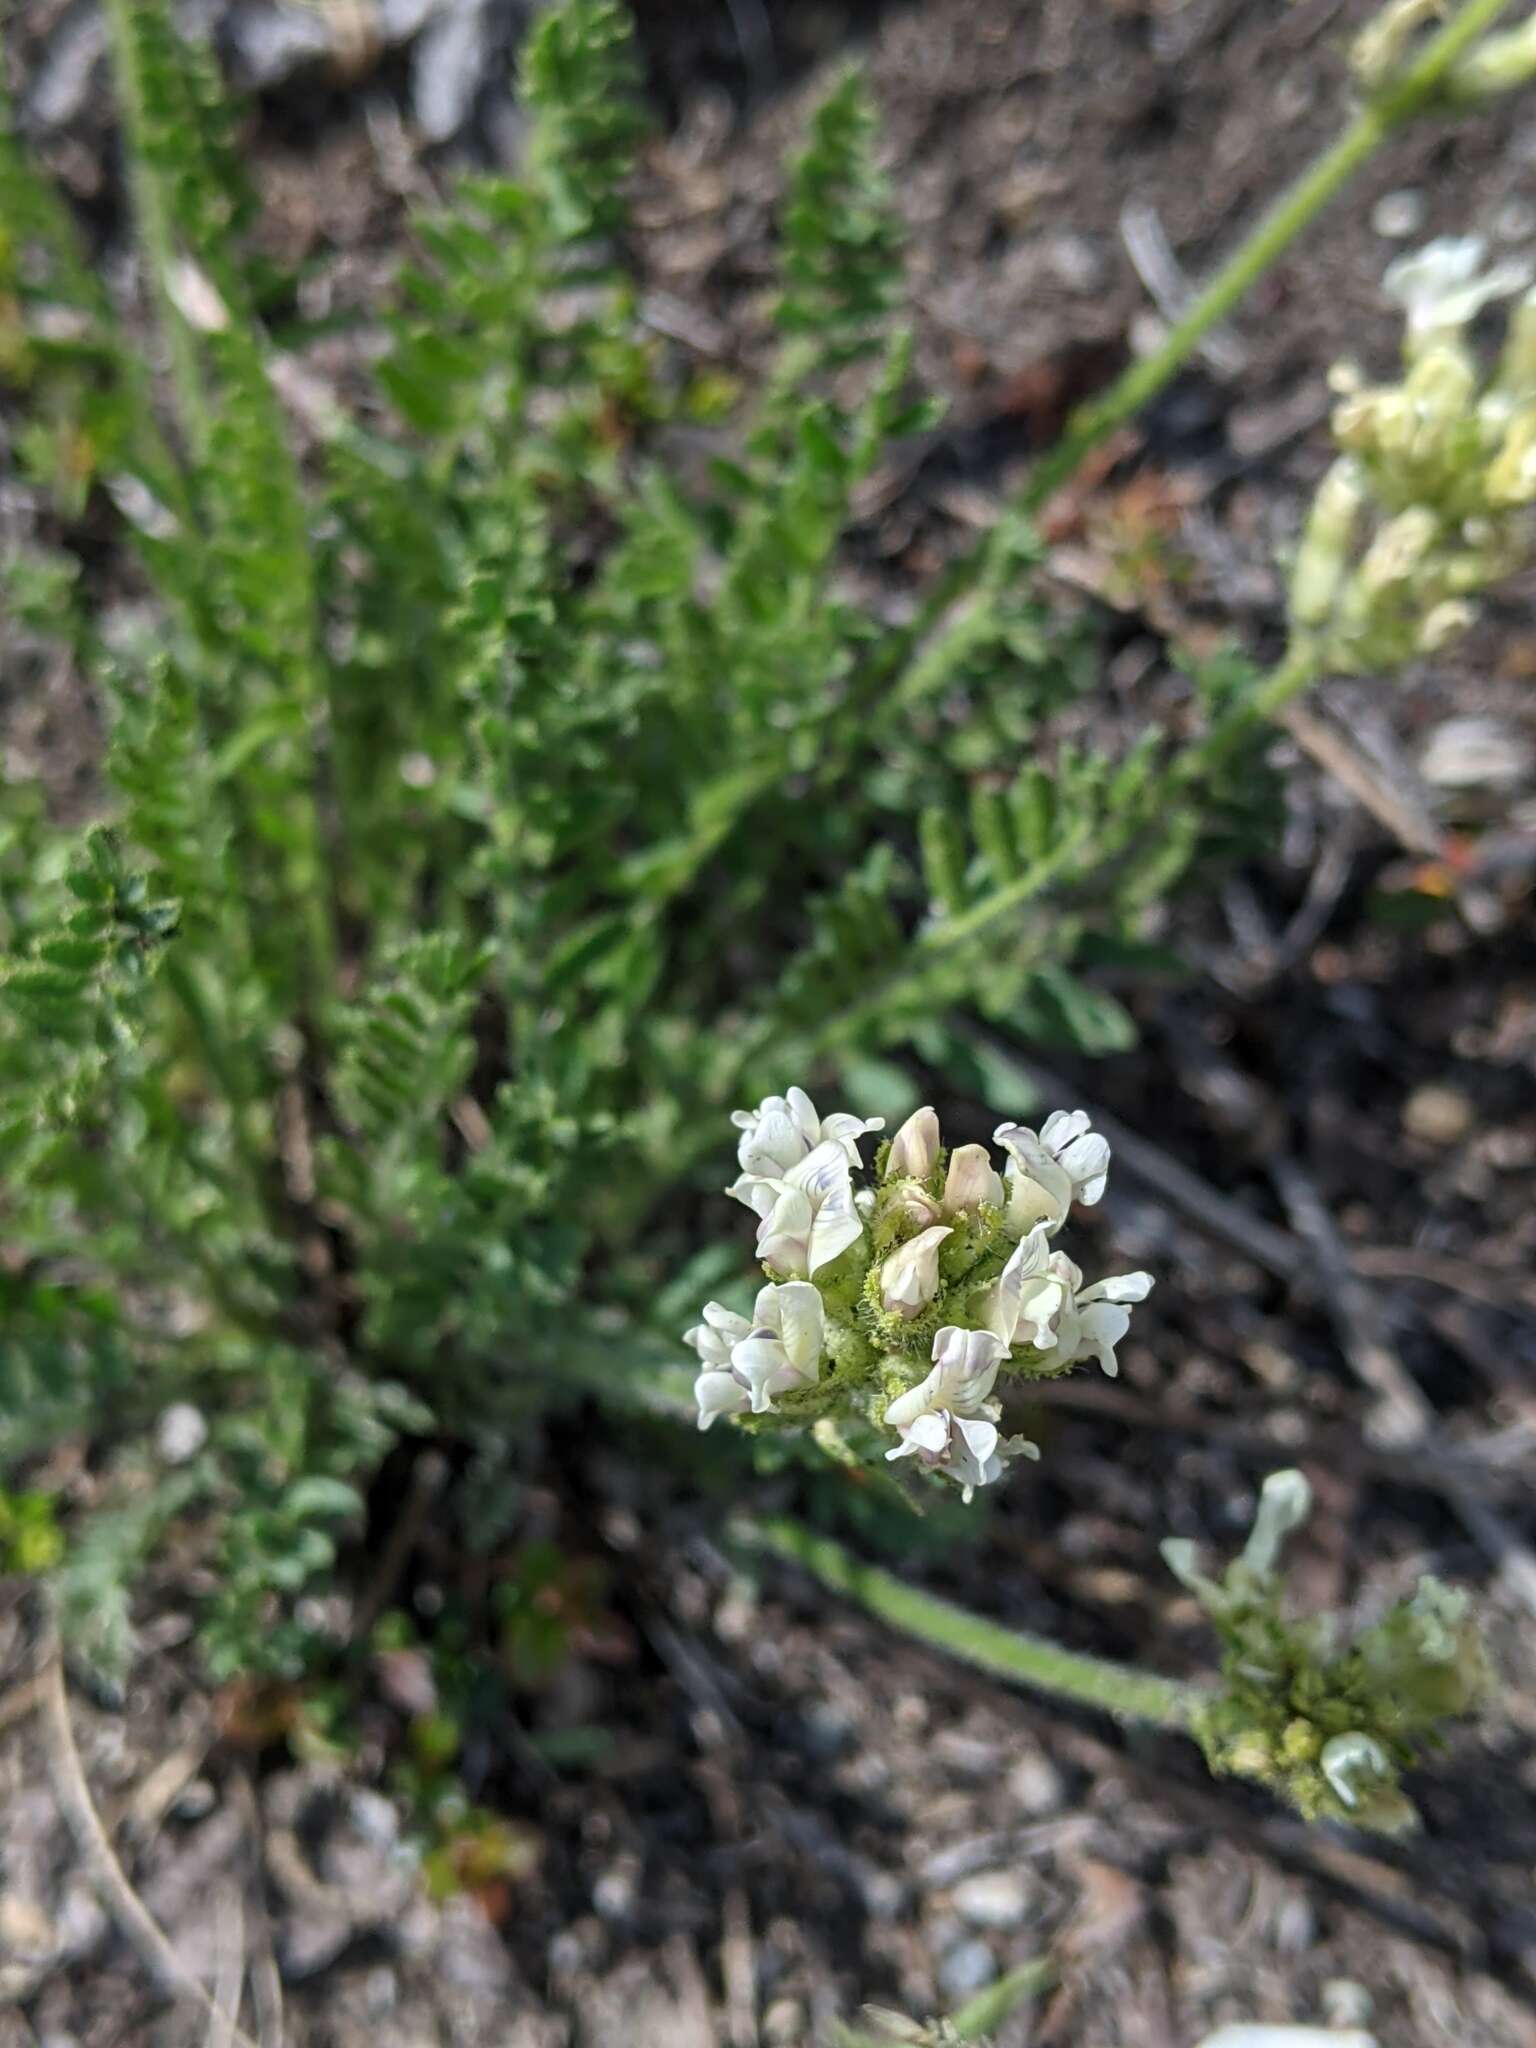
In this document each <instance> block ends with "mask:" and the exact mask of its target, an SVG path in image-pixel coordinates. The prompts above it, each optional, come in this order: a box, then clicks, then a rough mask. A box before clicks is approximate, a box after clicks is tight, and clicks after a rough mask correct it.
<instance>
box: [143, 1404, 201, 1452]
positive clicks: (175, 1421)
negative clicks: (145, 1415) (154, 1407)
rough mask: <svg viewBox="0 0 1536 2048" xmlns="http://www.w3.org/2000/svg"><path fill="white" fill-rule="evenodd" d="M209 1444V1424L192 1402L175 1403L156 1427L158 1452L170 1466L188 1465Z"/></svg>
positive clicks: (165, 1412)
mask: <svg viewBox="0 0 1536 2048" xmlns="http://www.w3.org/2000/svg"><path fill="white" fill-rule="evenodd" d="M207 1441H208V1424H207V1423H206V1422H205V1421H204V1419H203V1414H202V1411H201V1409H198V1408H194V1407H193V1406H192V1403H191V1402H190V1401H175V1402H173V1403H172V1404H171V1406H170V1407H169V1408H167V1409H166V1410H165V1411H164V1413H163V1414H162V1415H161V1417H160V1420H159V1422H158V1423H157V1424H156V1425H155V1448H156V1450H157V1451H158V1452H159V1453H160V1456H161V1459H162V1460H163V1462H164V1463H165V1464H167V1465H185V1464H186V1463H187V1461H188V1460H189V1459H190V1458H195V1457H196V1456H197V1454H198V1452H199V1451H200V1450H201V1449H202V1448H203V1445H204V1444H205V1443H207Z"/></svg>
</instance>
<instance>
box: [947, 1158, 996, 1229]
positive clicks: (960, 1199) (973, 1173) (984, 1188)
mask: <svg viewBox="0 0 1536 2048" xmlns="http://www.w3.org/2000/svg"><path fill="white" fill-rule="evenodd" d="M1003 1200H1004V1189H1003V1183H1002V1177H1001V1175H1000V1174H999V1173H998V1171H997V1168H996V1167H995V1166H994V1165H993V1164H992V1161H991V1160H990V1159H989V1158H988V1157H987V1148H986V1146H985V1145H961V1146H959V1147H958V1148H957V1149H956V1150H955V1151H954V1152H952V1153H951V1154H950V1158H949V1171H948V1172H947V1173H946V1174H945V1176H944V1206H945V1208H946V1209H948V1210H949V1211H950V1212H951V1213H953V1212H954V1211H956V1210H959V1209H979V1208H980V1207H981V1205H982V1203H983V1202H989V1203H990V1204H991V1205H992V1207H993V1208H994V1209H1000V1208H1001V1207H1002V1206H1003Z"/></svg>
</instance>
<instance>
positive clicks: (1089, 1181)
mask: <svg viewBox="0 0 1536 2048" xmlns="http://www.w3.org/2000/svg"><path fill="white" fill-rule="evenodd" d="M1057 1156H1058V1158H1059V1159H1060V1161H1061V1164H1062V1166H1063V1167H1064V1168H1065V1169H1066V1171H1067V1172H1068V1173H1069V1174H1070V1175H1071V1176H1072V1186H1073V1189H1074V1191H1075V1192H1076V1195H1077V1199H1078V1200H1079V1201H1080V1202H1081V1203H1082V1204H1083V1206H1084V1208H1088V1209H1091V1208H1092V1207H1093V1205H1094V1203H1095V1202H1096V1201H1098V1199H1099V1197H1100V1196H1101V1195H1102V1194H1103V1192H1104V1187H1105V1183H1106V1182H1107V1181H1108V1179H1109V1140H1108V1138H1102V1137H1100V1135H1099V1133H1098V1132H1097V1131H1088V1132H1085V1134H1084V1135H1083V1136H1082V1137H1080V1138H1074V1139H1073V1140H1072V1142H1071V1144H1070V1145H1068V1146H1067V1147H1066V1149H1065V1151H1063V1152H1061V1153H1059V1154H1058V1155H1057Z"/></svg>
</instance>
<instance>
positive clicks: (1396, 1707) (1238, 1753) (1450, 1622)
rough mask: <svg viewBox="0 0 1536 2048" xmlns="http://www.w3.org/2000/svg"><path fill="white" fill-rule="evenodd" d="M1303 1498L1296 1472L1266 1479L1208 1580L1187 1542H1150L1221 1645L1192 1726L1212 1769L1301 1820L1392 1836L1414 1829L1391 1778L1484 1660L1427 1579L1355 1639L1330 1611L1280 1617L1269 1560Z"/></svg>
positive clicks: (1467, 1692) (1281, 1603)
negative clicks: (1248, 1782) (1256, 1786)
mask: <svg viewBox="0 0 1536 2048" xmlns="http://www.w3.org/2000/svg"><path fill="white" fill-rule="evenodd" d="M1310 1504H1311V1489H1310V1487H1309V1486H1308V1485H1307V1482H1306V1480H1305V1478H1303V1476H1302V1474H1301V1473H1299V1472H1276V1473H1273V1474H1272V1475H1271V1476H1270V1478H1269V1479H1267V1480H1266V1481H1265V1483H1264V1488H1263V1492H1262V1494H1261V1496H1260V1500H1259V1506H1258V1511H1257V1513H1256V1514H1255V1516H1254V1521H1253V1526H1252V1529H1251V1531H1250V1534H1249V1537H1248V1541H1247V1543H1246V1544H1245V1546H1244V1547H1243V1550H1242V1551H1241V1553H1240V1554H1239V1555H1238V1556H1237V1557H1236V1558H1234V1559H1233V1560H1232V1562H1231V1563H1230V1564H1229V1565H1228V1566H1227V1568H1226V1570H1225V1572H1224V1573H1223V1574H1222V1576H1221V1577H1220V1578H1219V1579H1215V1578H1209V1577H1207V1576H1206V1575H1205V1574H1204V1573H1202V1572H1201V1571H1199V1570H1198V1568H1197V1566H1196V1561H1195V1547H1194V1545H1193V1544H1192V1543H1189V1542H1187V1541H1185V1540H1184V1539H1174V1538H1170V1539H1169V1541H1168V1542H1166V1543H1165V1544H1164V1545H1163V1556H1164V1558H1165V1559H1166V1560H1167V1563H1168V1565H1169V1568H1170V1569H1171V1570H1172V1571H1173V1572H1174V1573H1175V1574H1176V1575H1177V1577H1178V1578H1179V1579H1180V1580H1181V1581H1182V1582H1183V1584H1184V1585H1186V1586H1187V1587H1188V1588H1189V1590H1190V1591H1191V1592H1192V1593H1193V1594H1194V1596H1195V1598H1196V1599H1197V1600H1198V1601H1199V1603H1200V1605H1201V1606H1202V1607H1203V1608H1204V1609H1205V1611H1206V1613H1207V1614H1208V1615H1209V1616H1210V1618H1211V1620H1212V1622H1213V1623H1214V1624H1215V1627H1216V1630H1217V1633H1218V1634H1219V1636H1220V1637H1221V1642H1222V1663H1221V1669H1222V1685H1221V1689H1220V1690H1219V1691H1218V1692H1216V1693H1214V1694H1212V1695H1211V1696H1210V1697H1209V1698H1208V1700H1207V1701H1206V1702H1205V1703H1204V1704H1203V1705H1202V1706H1201V1707H1200V1708H1199V1709H1198V1711H1197V1712H1196V1714H1195V1717H1194V1720H1193V1724H1192V1726H1193V1732H1194V1734H1195V1736H1196V1738H1197V1740H1198V1741H1199V1743H1200V1745H1201V1747H1202V1749H1203V1750H1204V1751H1205V1756H1206V1761H1207V1762H1208V1763H1209V1765H1210V1766H1211V1768H1212V1770H1214V1771H1217V1772H1226V1773H1230V1774H1231V1775H1233V1776H1235V1777H1243V1778H1252V1779H1255V1780H1257V1781H1258V1782H1259V1783H1260V1784H1264V1785H1267V1786H1269V1787H1270V1789H1271V1790H1272V1791H1274V1792H1276V1793H1278V1794H1279V1795H1280V1796H1281V1797H1282V1798H1284V1799H1286V1800H1288V1801H1289V1802H1290V1803H1291V1804H1292V1805H1293V1806H1294V1807H1296V1808H1297V1810H1298V1811H1299V1812H1300V1813H1301V1814H1302V1815H1303V1816H1304V1817H1305V1818H1306V1819H1308V1820H1312V1819H1317V1818H1319V1817H1324V1818H1328V1819H1333V1820H1344V1821H1350V1822H1352V1823H1353V1824H1354V1825H1355V1826H1357V1827H1366V1828H1375V1829H1379V1830H1382V1831H1384V1832H1387V1833H1398V1832H1400V1831H1401V1830H1403V1829H1404V1828H1407V1827H1411V1826H1413V1825H1414V1824H1415V1821H1416V1815H1415V1814H1414V1810H1413V1807H1412V1806H1411V1804H1410V1803H1409V1801H1408V1799H1407V1797H1406V1795H1405V1794H1404V1793H1403V1791H1402V1788H1401V1785H1400V1783H1399V1773H1400V1772H1401V1771H1402V1769H1403V1768H1404V1766H1405V1765H1407V1764H1410V1763H1412V1761H1413V1760H1414V1758H1415V1756H1417V1755H1418V1754H1419V1753H1420V1751H1421V1750H1422V1749H1424V1748H1425V1747H1426V1746H1428V1745H1431V1744H1433V1743H1435V1742H1436V1741H1437V1740H1438V1739H1439V1736H1440V1733H1441V1730H1442V1728H1443V1726H1444V1724H1445V1723H1446V1722H1447V1721H1449V1720H1451V1719H1453V1718H1454V1717H1456V1716H1457V1715H1461V1714H1465V1713H1467V1712H1468V1711H1469V1710H1470V1709H1471V1708H1472V1707H1474V1706H1475V1705H1476V1704H1477V1702H1478V1701H1479V1700H1480V1699H1481V1697H1482V1695H1483V1693H1484V1691H1485V1689H1486V1686H1487V1682H1488V1666H1487V1660H1486V1657H1485V1655H1484V1652H1483V1648H1482V1644H1481V1642H1480V1640H1479V1638H1478V1634H1477V1629H1476V1625H1475V1623H1474V1622H1473V1620H1472V1616H1471V1611H1470V1603H1469V1602H1468V1600H1467V1597H1466V1595H1465V1594H1463V1593H1455V1592H1452V1591H1451V1590H1450V1589H1449V1588H1448V1587H1445V1586H1442V1585H1441V1584H1440V1583H1439V1582H1438V1581H1437V1580H1434V1579H1424V1580H1422V1581H1421V1582H1420V1584H1419V1588H1418V1591H1417V1592H1416V1593H1415V1594H1414V1596H1413V1598H1412V1599H1411V1600H1404V1601H1400V1602H1399V1603H1398V1604H1397V1606H1395V1607H1394V1608H1392V1609H1391V1611H1390V1612H1389V1613H1388V1614H1386V1615H1385V1616H1384V1617H1383V1618H1382V1619H1381V1620H1380V1621H1378V1622H1376V1623H1375V1624H1374V1625H1373V1626H1372V1627H1370V1628H1368V1629H1365V1630H1364V1631H1363V1632H1351V1630H1350V1629H1349V1628H1348V1626H1347V1624H1346V1622H1345V1619H1344V1617H1342V1616H1336V1615H1312V1616H1309V1617H1307V1618H1305V1619H1302V1620H1299V1621H1298V1620H1292V1619H1291V1618H1290V1617H1289V1616H1288V1615H1287V1614H1286V1612H1285V1600H1284V1595H1285V1586H1284V1582H1283V1580H1282V1578H1281V1575H1280V1556H1281V1551H1282V1547H1283V1545H1284V1544H1285V1541H1286V1539H1287V1537H1289V1536H1290V1535H1291V1533H1292V1532H1293V1531H1294V1530H1295V1529H1297V1528H1298V1527H1299V1526H1300V1525H1301V1523H1302V1522H1303V1521H1304V1519H1305V1517H1306V1514H1307V1511H1308V1509H1309V1507H1310Z"/></svg>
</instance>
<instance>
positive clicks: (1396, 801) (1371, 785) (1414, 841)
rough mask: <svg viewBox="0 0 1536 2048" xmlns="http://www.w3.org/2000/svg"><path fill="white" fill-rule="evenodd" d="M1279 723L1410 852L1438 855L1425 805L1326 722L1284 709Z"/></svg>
mask: <svg viewBox="0 0 1536 2048" xmlns="http://www.w3.org/2000/svg"><path fill="white" fill-rule="evenodd" d="M1280 722H1281V724H1282V725H1283V726H1284V727H1285V729H1286V731H1287V732H1288V733H1289V734H1290V736H1291V738H1292V739H1293V740H1294V741H1295V742H1296V744H1297V746H1298V747H1300V748H1301V750H1302V752H1303V753H1304V754H1308V755H1310V756H1311V758H1312V759H1313V760H1314V761H1315V762H1316V763H1317V765H1318V767H1319V768H1321V769H1322V770H1323V772H1324V773H1325V774H1327V775H1331V776H1332V777H1333V779H1334V781H1335V782H1336V783H1338V785H1339V787H1340V788H1341V789H1345V790H1348V792H1349V794H1350V795H1351V796H1352V797H1353V798H1354V799H1355V801H1356V803H1358V804H1360V805H1362V806H1363V807H1364V809H1366V810H1367V811H1369V812H1370V814H1371V816H1372V817H1373V818H1374V819H1375V820H1376V822H1377V823H1378V824H1379V825H1384V826H1385V827H1386V829H1387V831H1389V832H1390V833H1391V835H1392V837H1393V838H1394V839H1395V840H1396V841H1397V843H1398V844H1399V846H1402V847H1405V848H1406V849H1407V850H1408V852H1410V853H1418V854H1427V855H1438V854H1439V853H1440V852H1441V844H1440V834H1439V832H1438V830H1437V829H1436V827H1435V821H1434V816H1433V814H1432V812H1431V811H1430V808H1429V805H1428V803H1427V802H1425V801H1423V800H1422V799H1421V798H1419V797H1418V795H1417V794H1416V793H1413V792H1410V791H1408V790H1405V789H1403V788H1401V787H1399V786H1398V785H1397V784H1396V783H1395V782H1393V781H1391V780H1390V779H1389V778H1388V777H1387V776H1386V775H1385V774H1383V772H1382V771H1381V769H1380V768H1378V767H1377V765H1376V763H1375V762H1374V761H1372V760H1370V759H1368V758H1367V756H1366V755H1365V754H1363V753H1361V752H1360V750H1359V748H1358V747H1356V746H1355V745H1354V744H1353V743H1352V742H1351V741H1350V740H1347V739H1346V738H1345V737H1344V735H1343V733H1341V732H1340V731H1339V730H1338V728H1337V727H1336V726H1334V725H1330V724H1329V722H1328V721H1327V719H1325V718H1320V717H1319V716H1318V715H1317V713H1316V712H1315V711H1310V710H1308V709H1307V707H1306V706H1305V705H1304V704H1288V705H1287V706H1286V707H1285V709H1284V710H1283V711H1282V712H1281V713H1280Z"/></svg>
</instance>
